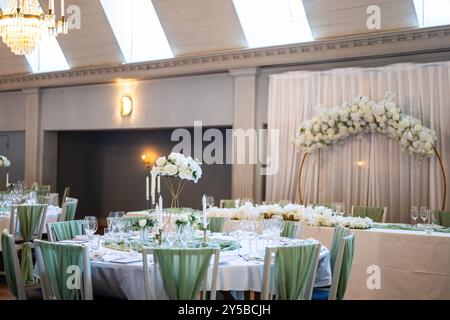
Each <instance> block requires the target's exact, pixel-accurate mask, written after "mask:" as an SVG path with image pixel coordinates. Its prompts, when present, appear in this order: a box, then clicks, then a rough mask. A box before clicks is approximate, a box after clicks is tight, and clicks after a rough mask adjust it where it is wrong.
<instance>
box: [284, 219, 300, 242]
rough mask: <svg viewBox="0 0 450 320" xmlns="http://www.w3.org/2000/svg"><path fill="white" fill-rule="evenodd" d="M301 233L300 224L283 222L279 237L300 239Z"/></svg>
mask: <svg viewBox="0 0 450 320" xmlns="http://www.w3.org/2000/svg"><path fill="white" fill-rule="evenodd" d="M301 232H302V225H301V224H300V223H298V222H294V221H284V222H283V229H282V230H281V234H280V235H281V236H282V237H284V238H291V239H295V238H297V239H300V238H301Z"/></svg>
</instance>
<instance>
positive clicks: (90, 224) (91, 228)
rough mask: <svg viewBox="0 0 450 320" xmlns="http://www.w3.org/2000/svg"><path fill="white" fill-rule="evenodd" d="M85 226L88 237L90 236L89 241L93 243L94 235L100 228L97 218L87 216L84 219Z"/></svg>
mask: <svg viewBox="0 0 450 320" xmlns="http://www.w3.org/2000/svg"><path fill="white" fill-rule="evenodd" d="M83 224H84V230H85V231H86V233H87V235H88V236H89V240H90V241H91V240H92V238H93V236H94V233H95V232H96V231H97V228H98V222H97V218H96V217H94V216H87V217H85V218H84V221H83Z"/></svg>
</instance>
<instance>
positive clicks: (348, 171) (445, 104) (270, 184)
mask: <svg viewBox="0 0 450 320" xmlns="http://www.w3.org/2000/svg"><path fill="white" fill-rule="evenodd" d="M386 91H390V92H393V93H395V94H396V98H395V101H396V102H397V103H398V106H399V107H400V109H402V110H403V112H404V113H405V114H409V115H411V116H413V117H416V118H418V119H420V120H421V121H422V122H423V124H424V125H425V126H427V127H430V128H432V129H434V130H435V131H436V134H437V149H438V150H439V151H440V152H441V155H442V157H443V160H444V165H445V166H446V171H447V172H450V143H449V142H450V139H449V135H450V62H439V63H429V64H395V65H390V66H385V67H379V68H346V69H334V70H330V71H321V72H310V71H298V72H288V73H283V74H278V75H272V76H271V78H270V86H269V110H268V129H269V130H272V129H278V130H279V134H280V156H279V168H280V169H279V171H278V173H277V174H276V175H272V176H268V177H267V179H266V199H267V200H271V201H276V200H280V199H289V200H291V201H297V202H298V201H299V199H298V194H297V182H298V179H297V174H298V170H299V167H300V160H301V157H302V155H303V154H298V153H296V150H295V146H294V144H293V142H292V137H293V136H294V134H295V130H296V129H297V127H298V125H299V124H300V123H302V122H303V121H305V120H308V119H310V118H311V117H313V116H315V115H317V114H318V112H319V111H320V110H321V109H322V108H332V107H334V106H337V105H341V104H342V103H343V102H344V101H348V102H351V99H352V98H353V97H355V96H357V95H358V94H363V95H367V96H368V97H369V98H371V99H372V100H375V101H379V100H381V99H383V98H384V96H385V93H386ZM269 137H270V135H269ZM269 145H270V141H269ZM361 161H362V162H363V165H362V166H358V165H357V163H358V162H361ZM302 188H303V190H304V194H303V195H304V199H305V201H306V203H331V202H333V201H338V202H344V203H345V208H346V210H347V211H349V210H350V208H351V206H352V205H356V204H360V205H376V206H387V207H388V214H387V221H390V222H409V221H410V217H409V210H410V207H411V206H412V205H417V206H422V205H425V206H428V207H430V208H432V209H440V207H441V204H442V197H443V180H442V175H441V171H440V168H439V163H438V161H437V159H436V158H435V157H433V158H431V160H426V161H424V162H422V161H419V160H418V159H417V158H416V157H413V156H410V155H409V154H408V153H406V152H403V151H401V147H400V144H399V143H398V141H395V140H391V139H389V138H388V137H386V136H383V135H379V134H367V135H362V136H359V137H351V138H349V139H347V140H346V141H344V142H342V143H339V144H335V145H333V146H330V147H329V148H328V149H326V150H322V151H319V152H315V153H313V154H311V155H310V156H309V157H308V160H307V161H306V164H305V168H304V172H303V177H302ZM449 204H450V193H448V194H447V204H446V207H447V208H446V209H448V208H449V207H450V206H449Z"/></svg>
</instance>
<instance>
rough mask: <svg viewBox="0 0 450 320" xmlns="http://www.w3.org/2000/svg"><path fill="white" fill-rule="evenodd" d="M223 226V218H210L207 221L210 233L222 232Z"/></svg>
mask: <svg viewBox="0 0 450 320" xmlns="http://www.w3.org/2000/svg"><path fill="white" fill-rule="evenodd" d="M224 225H225V218H223V217H211V218H210V220H209V225H208V229H209V230H210V231H211V232H222V231H223V226H224Z"/></svg>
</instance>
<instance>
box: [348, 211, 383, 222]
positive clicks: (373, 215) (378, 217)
mask: <svg viewBox="0 0 450 320" xmlns="http://www.w3.org/2000/svg"><path fill="white" fill-rule="evenodd" d="M383 213H384V207H354V208H353V216H355V217H361V218H366V217H367V218H370V219H372V220H373V222H383Z"/></svg>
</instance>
